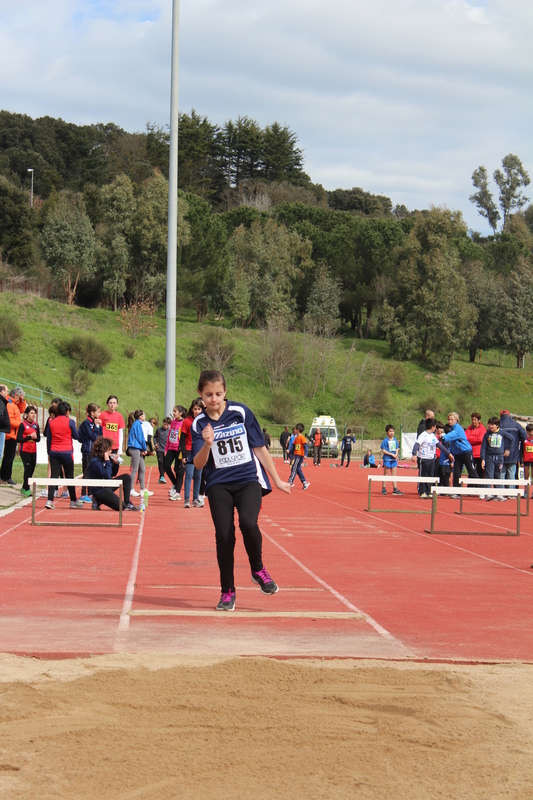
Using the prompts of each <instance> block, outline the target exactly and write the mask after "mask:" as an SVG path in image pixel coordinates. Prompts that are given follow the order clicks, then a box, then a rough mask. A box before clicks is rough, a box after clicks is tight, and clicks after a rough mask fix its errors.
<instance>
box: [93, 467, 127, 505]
mask: <svg viewBox="0 0 533 800" xmlns="http://www.w3.org/2000/svg"><path fill="white" fill-rule="evenodd" d="M113 480H115V481H122V484H123V485H122V492H123V495H124V505H126V504H127V503H129V502H130V492H131V475H127V474H126V473H124V474H123V475H116V476H115V477H114V478H113ZM118 488H119V487H118V486H116V487H115V488H114V489H111V488H109V489H106V488H104V489H98V487H96V489H97V493H96V494H94V492H93V498H94V499H95V500H96V502H97V503H98V505H99V506H100V505H101V506H108V507H109V508H112V509H113V510H114V511H118V510H119V505H120V501H119V499H118V497H117V496H116V494H115V492H116V491H117V490H118Z"/></svg>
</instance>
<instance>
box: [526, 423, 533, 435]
mask: <svg viewBox="0 0 533 800" xmlns="http://www.w3.org/2000/svg"><path fill="white" fill-rule="evenodd" d="M526 431H527V432H528V433H531V431H533V425H532V424H531V422H530V423H529V425H526Z"/></svg>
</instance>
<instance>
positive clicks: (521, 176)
mask: <svg viewBox="0 0 533 800" xmlns="http://www.w3.org/2000/svg"><path fill="white" fill-rule="evenodd" d="M502 167H503V171H502V170H500V169H497V170H495V172H494V180H495V181H496V183H497V184H498V187H499V189H500V208H501V210H502V212H503V227H504V229H505V228H506V226H507V222H508V220H509V217H510V215H511V214H512V212H513V211H520V209H521V208H523V207H524V206H525V204H526V203H527V202H528V200H529V197H524V196H523V194H522V192H521V191H520V189H521V188H522V186H529V184H530V180H529V175H528V174H527V172H526V171H525V169H524V167H523V166H522V162H521V161H520V159H519V158H518V156H514V155H513V154H512V153H509V155H508V156H505V158H502Z"/></svg>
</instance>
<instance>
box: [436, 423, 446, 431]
mask: <svg viewBox="0 0 533 800" xmlns="http://www.w3.org/2000/svg"><path fill="white" fill-rule="evenodd" d="M435 427H436V428H438V429H439V431H443V430H444V422H436V423H435Z"/></svg>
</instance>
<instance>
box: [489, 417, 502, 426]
mask: <svg viewBox="0 0 533 800" xmlns="http://www.w3.org/2000/svg"><path fill="white" fill-rule="evenodd" d="M489 425H497V426H498V428H499V427H500V418H499V417H491V418H490V419H489Z"/></svg>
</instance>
